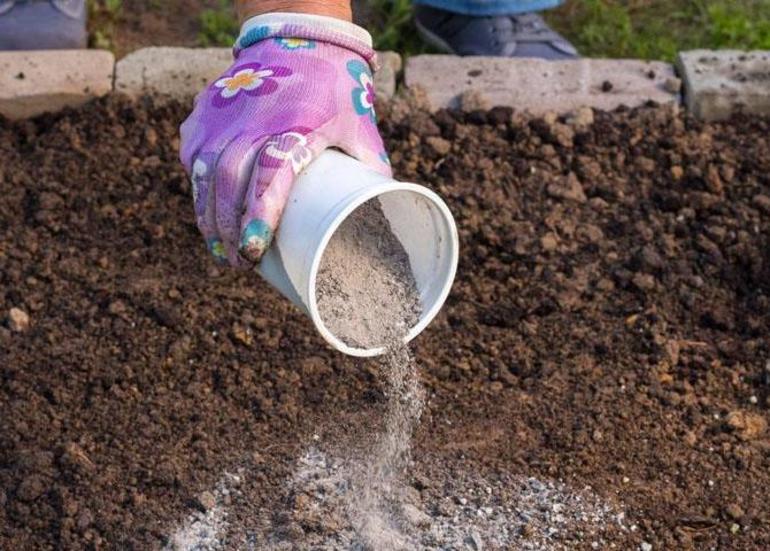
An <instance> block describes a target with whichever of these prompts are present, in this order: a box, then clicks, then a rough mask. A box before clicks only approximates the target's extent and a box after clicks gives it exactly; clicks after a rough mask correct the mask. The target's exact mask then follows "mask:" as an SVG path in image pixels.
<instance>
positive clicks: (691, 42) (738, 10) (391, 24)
mask: <svg viewBox="0 0 770 551" xmlns="http://www.w3.org/2000/svg"><path fill="white" fill-rule="evenodd" d="M367 4H368V6H369V7H368V11H369V13H367V14H366V19H367V23H368V28H369V30H370V31H371V32H372V34H373V36H374V42H375V46H376V47H377V48H381V49H388V50H397V51H399V52H402V53H406V54H415V53H420V52H423V51H425V50H426V48H425V46H424V45H423V44H422V43H421V42H420V40H419V37H418V36H417V34H416V31H415V29H414V25H413V23H412V20H411V16H412V6H411V4H410V2H409V1H408V0H374V1H372V2H367ZM546 18H547V19H548V20H549V22H550V23H551V24H553V25H554V26H555V27H556V28H557V29H558V30H559V31H560V32H561V33H562V34H564V35H565V36H566V37H567V38H569V39H570V40H571V41H573V42H574V43H575V45H576V46H577V47H578V49H579V50H580V52H581V53H582V54H583V55H585V56H591V57H633V58H642V59H663V60H668V61H671V60H673V59H674V57H675V56H676V53H677V52H678V51H680V50H687V49H693V48H738V49H770V0H568V1H567V2H566V3H565V5H563V6H562V7H560V8H559V9H557V10H552V11H550V12H547V13H546Z"/></svg>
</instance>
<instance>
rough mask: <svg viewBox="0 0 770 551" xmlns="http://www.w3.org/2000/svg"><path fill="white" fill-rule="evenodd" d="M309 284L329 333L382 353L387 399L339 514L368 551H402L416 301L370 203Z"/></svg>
mask: <svg viewBox="0 0 770 551" xmlns="http://www.w3.org/2000/svg"><path fill="white" fill-rule="evenodd" d="M317 281H318V285H317V293H316V294H317V301H318V308H319V311H320V314H321V318H322V319H323V321H324V323H325V324H326V326H327V327H328V328H329V330H330V331H332V332H333V333H334V334H335V335H336V336H337V337H338V338H340V339H341V340H342V341H343V342H345V343H346V344H348V345H349V346H358V347H364V348H374V347H384V348H385V350H386V351H385V353H384V354H383V355H382V356H381V357H379V358H378V359H377V360H376V361H377V363H378V367H379V371H380V373H381V374H382V377H383V380H384V384H385V393H386V397H387V404H386V410H385V416H384V426H383V429H382V432H381V433H379V434H376V435H375V436H374V438H373V441H372V442H371V443H370V449H369V453H368V454H366V456H365V457H367V459H366V460H364V461H361V460H360V459H359V460H351V461H349V465H348V466H347V470H348V472H347V478H348V481H347V483H348V484H349V486H350V490H351V491H350V492H349V493H348V495H349V496H350V497H349V499H348V503H347V507H346V508H347V514H348V517H349V521H350V522H351V524H352V526H353V528H354V529H355V531H356V533H357V534H358V537H359V538H360V539H361V540H362V542H361V543H363V544H364V545H366V546H367V547H369V548H371V549H374V550H379V549H399V548H404V547H405V546H406V545H407V538H405V536H404V535H403V532H402V524H403V521H402V520H401V517H402V516H403V513H402V507H403V504H404V503H405V497H404V491H405V490H404V478H405V476H404V474H405V472H406V469H407V466H408V463H409V459H410V448H411V446H410V442H411V437H412V433H413V431H414V429H415V427H416V426H417V424H418V422H419V420H420V416H421V414H422V410H423V407H424V392H423V389H422V386H421V384H420V380H419V375H418V369H417V365H416V363H415V361H414V358H413V356H412V354H411V352H410V350H409V348H408V346H407V345H406V343H405V342H404V340H405V337H406V335H407V333H408V331H409V329H410V328H412V327H413V326H414V325H415V324H416V323H417V321H418V319H419V315H420V302H419V296H418V292H417V285H416V283H415V280H414V275H413V274H412V270H411V267H410V265H409V257H408V255H407V253H406V251H405V250H404V247H403V245H402V244H401V242H400V241H399V240H398V238H397V237H396V236H395V235H394V233H393V231H392V230H391V227H390V223H389V222H388V220H387V218H386V217H385V215H384V213H383V211H382V207H381V205H380V202H379V200H378V199H373V200H370V201H369V202H367V203H365V204H364V205H362V206H361V207H359V208H358V209H356V210H355V211H354V212H353V213H352V214H351V215H350V216H349V217H348V218H347V219H345V220H344V221H343V223H342V224H341V225H340V227H339V228H338V229H337V231H336V232H335V233H334V235H333V236H332V238H331V240H330V241H329V244H328V245H327V248H326V250H325V251H324V255H323V258H322V259H321V266H320V268H319V273H318V278H317Z"/></svg>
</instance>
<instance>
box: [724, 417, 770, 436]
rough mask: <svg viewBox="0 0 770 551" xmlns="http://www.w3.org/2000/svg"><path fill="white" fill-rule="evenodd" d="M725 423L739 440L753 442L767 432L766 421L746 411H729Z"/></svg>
mask: <svg viewBox="0 0 770 551" xmlns="http://www.w3.org/2000/svg"><path fill="white" fill-rule="evenodd" d="M725 423H726V424H727V426H728V427H729V428H730V429H731V430H733V431H735V433H736V434H737V435H738V438H740V439H741V440H754V439H755V438H758V437H760V436H762V434H764V432H765V431H766V430H767V421H766V420H765V418H764V417H763V416H761V415H759V414H756V413H750V412H747V411H731V412H730V413H729V414H727V417H726V418H725Z"/></svg>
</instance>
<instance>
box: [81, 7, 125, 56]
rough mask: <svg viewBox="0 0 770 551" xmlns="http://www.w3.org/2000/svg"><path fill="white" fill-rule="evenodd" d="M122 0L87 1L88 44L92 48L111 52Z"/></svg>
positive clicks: (121, 8)
mask: <svg viewBox="0 0 770 551" xmlns="http://www.w3.org/2000/svg"><path fill="white" fill-rule="evenodd" d="M122 10H123V0H88V18H89V21H90V23H89V25H88V28H89V36H88V42H89V43H90V45H91V46H92V47H94V48H100V49H104V50H112V49H114V47H115V42H114V37H115V30H116V28H117V25H118V19H119V18H120V12H121V11H122Z"/></svg>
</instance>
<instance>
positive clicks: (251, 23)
mask: <svg viewBox="0 0 770 551" xmlns="http://www.w3.org/2000/svg"><path fill="white" fill-rule="evenodd" d="M271 38H298V39H305V40H316V41H318V42H325V43H328V44H334V45H335V46H340V47H341V48H345V49H348V50H351V51H353V52H355V53H357V54H358V55H360V56H361V57H362V58H364V59H365V60H366V62H367V63H368V64H369V65H370V66H371V67H372V70H374V69H375V65H376V54H375V52H374V49H373V47H372V35H370V34H369V33H368V32H367V31H366V29H364V28H362V27H359V26H358V25H355V24H353V23H350V22H349V21H344V20H342V19H337V18H334V17H326V16H324V15H310V14H305V13H283V12H276V13H265V14H262V15H256V16H254V17H251V18H249V19H247V20H246V21H245V22H244V23H243V25H242V26H241V33H240V35H239V36H238V39H237V40H236V41H235V45H234V46H233V53H234V55H235V56H236V57H238V54H239V53H240V52H241V51H242V50H245V49H246V48H249V47H251V46H253V45H254V44H256V43H258V42H261V41H262V40H267V39H271Z"/></svg>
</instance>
